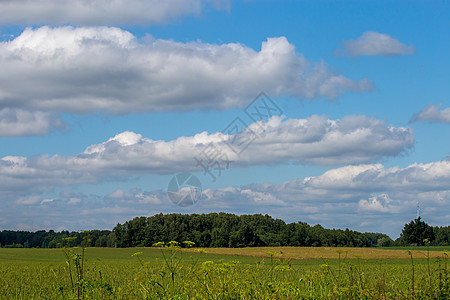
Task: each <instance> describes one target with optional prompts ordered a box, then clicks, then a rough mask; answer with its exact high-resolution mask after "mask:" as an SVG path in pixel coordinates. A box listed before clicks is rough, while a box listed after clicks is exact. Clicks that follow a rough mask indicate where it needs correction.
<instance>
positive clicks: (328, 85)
mask: <svg viewBox="0 0 450 300" xmlns="http://www.w3.org/2000/svg"><path fill="white" fill-rule="evenodd" d="M0 64H1V65H2V72H1V73H0V108H1V107H9V108H16V109H23V110H28V111H36V110H39V111H47V112H71V113H80V114H81V113H92V112H102V113H112V114H127V113H133V112H137V113H143V112H154V111H156V112H160V111H190V110H197V109H217V110H224V109H230V108H236V107H243V106H245V105H246V104H247V103H248V101H249V99H253V98H254V97H255V95H257V94H259V93H260V92H261V91H263V90H264V91H266V92H267V93H269V94H271V95H274V96H283V95H288V96H293V97H297V98H299V99H302V98H321V97H325V98H329V99H334V98H335V97H337V96H339V95H341V94H343V93H345V92H347V91H354V92H359V91H366V90H370V89H372V84H371V82H370V81H368V80H367V79H362V80H360V81H353V80H351V79H349V78H346V77H344V76H343V75H340V74H335V73H333V72H331V71H330V70H328V68H327V66H326V65H325V63H323V62H320V63H317V64H313V63H310V62H308V61H307V60H306V59H305V58H304V57H303V56H302V55H301V54H297V53H296V52H295V48H294V46H293V45H292V44H290V43H289V42H288V40H287V39H286V38H285V37H277V38H268V39H267V41H265V42H263V43H262V47H261V50H260V51H255V50H253V49H251V48H248V47H246V46H245V45H242V44H234V43H229V44H222V45H215V44H206V43H201V42H190V43H180V42H175V41H170V40H155V39H152V38H151V37H147V38H146V39H145V41H144V40H138V39H137V38H136V37H135V36H133V35H132V34H131V33H129V32H127V31H124V30H121V29H119V28H114V27H79V28H73V27H57V28H50V27H46V26H44V27H40V28H37V29H31V28H27V29H26V30H25V31H24V32H23V33H22V34H21V35H20V36H18V37H16V38H15V39H14V40H12V41H7V42H1V43H0ZM24 87H26V88H24Z"/></svg>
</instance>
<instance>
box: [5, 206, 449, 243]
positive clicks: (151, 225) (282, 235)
mask: <svg viewBox="0 0 450 300" xmlns="http://www.w3.org/2000/svg"><path fill="white" fill-rule="evenodd" d="M69 237H72V238H73V237H75V239H67V238H69ZM83 238H84V239H86V240H88V241H89V242H88V246H91V247H150V246H152V245H153V244H154V243H157V242H169V241H172V240H173V241H193V242H194V243H195V245H196V246H197V247H233V248H235V247H261V246H306V247H308V246H310V247H320V246H329V247H389V246H406V245H411V244H416V245H422V244H423V240H424V239H427V240H428V241H430V243H431V245H448V244H449V242H450V227H449V226H447V227H431V226H429V225H428V224H426V223H425V222H424V221H422V220H421V219H420V217H419V218H418V219H416V220H414V221H411V222H410V223H409V224H405V227H404V228H403V231H402V234H401V235H400V237H399V238H398V239H396V240H395V241H393V240H392V239H391V238H390V237H389V236H388V235H386V234H383V233H370V232H365V233H361V232H358V231H354V230H349V229H345V230H341V229H326V228H323V227H322V226H321V225H314V226H311V225H308V224H307V223H304V222H296V223H285V222H284V221H282V220H280V219H274V218H272V217H271V216H269V215H261V214H254V215H241V216H238V215H234V214H229V213H209V214H190V215H183V214H157V215H154V216H151V217H136V218H134V219H132V220H130V221H127V222H125V223H124V224H120V223H119V224H117V225H116V226H115V227H114V229H113V230H112V231H109V230H92V231H83V232H75V231H74V232H69V231H61V232H55V231H53V230H50V231H44V230H41V231H36V232H28V231H8V230H4V231H2V232H0V247H45V248H57V247H63V246H76V245H79V243H81V241H82V240H83ZM68 243H72V244H68Z"/></svg>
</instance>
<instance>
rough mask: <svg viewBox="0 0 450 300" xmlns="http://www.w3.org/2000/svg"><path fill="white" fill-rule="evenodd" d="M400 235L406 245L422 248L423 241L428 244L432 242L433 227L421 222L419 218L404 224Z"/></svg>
mask: <svg viewBox="0 0 450 300" xmlns="http://www.w3.org/2000/svg"><path fill="white" fill-rule="evenodd" d="M401 235H402V237H403V238H404V239H405V241H406V242H407V243H409V244H416V245H418V246H423V245H424V244H425V242H424V240H425V239H428V240H429V241H430V242H432V241H433V240H434V232H433V227H431V226H430V225H428V224H427V223H425V222H424V221H422V220H421V219H420V217H418V218H417V219H415V220H413V221H411V222H409V223H408V224H405V226H404V227H403V230H402V234H401Z"/></svg>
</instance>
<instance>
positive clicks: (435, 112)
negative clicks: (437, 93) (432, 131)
mask: <svg viewBox="0 0 450 300" xmlns="http://www.w3.org/2000/svg"><path fill="white" fill-rule="evenodd" d="M440 107H441V105H439V106H436V105H433V104H430V105H428V106H427V107H425V108H424V109H422V110H421V111H420V112H419V113H417V114H415V115H414V116H413V117H412V118H411V120H410V121H409V122H410V123H413V122H419V121H427V122H430V123H447V124H450V108H446V109H443V110H439V108H440Z"/></svg>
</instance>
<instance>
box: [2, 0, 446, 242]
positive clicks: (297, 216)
mask: <svg viewBox="0 0 450 300" xmlns="http://www.w3.org/2000/svg"><path fill="white" fill-rule="evenodd" d="M449 15H450V4H449V3H446V2H445V1H414V2H407V1H371V2H369V1H288V0H284V1H275V0H265V1H264V0H260V1H258V0H247V1H245V0H241V1H233V0H166V1H156V0H148V1H140V0H131V1H121V0H117V1H110V2H105V1H100V0H95V1H91V2H89V4H88V3H87V2H86V1H66V0H60V1H53V0H41V1H39V2H38V1H31V0H15V1H9V0H6V1H0V145H1V147H0V199H1V200H0V201H1V203H0V204H1V209H0V230H6V229H12V230H32V231H35V230H40V229H46V230H48V229H54V230H63V229H65V230H89V229H112V228H113V227H114V226H115V225H116V224H117V223H119V222H120V223H123V222H125V221H127V220H130V219H132V218H134V217H136V216H151V215H154V214H157V213H183V214H190V213H209V212H229V213H235V214H254V213H261V214H269V215H271V216H273V217H275V218H280V219H282V220H284V221H286V222H298V221H302V222H307V223H309V224H311V225H314V224H321V225H322V226H324V227H326V228H340V229H345V228H349V229H353V230H358V231H362V232H366V231H368V232H383V233H386V234H389V235H390V236H391V237H392V238H397V237H398V236H399V234H400V232H401V229H402V227H403V225H404V224H405V223H408V222H409V221H410V220H412V219H414V218H415V217H416V211H417V203H418V201H419V203H420V216H421V218H422V219H423V220H425V221H426V222H427V223H429V224H430V225H433V226H448V225H449V221H450V209H449V207H450V206H449V199H450V159H449V157H450V156H449V153H450V139H449V138H450V130H449V129H450V97H449V94H450V84H449V82H450V68H449V66H450V58H449V53H450V19H449V18H448V16H449ZM186 172H187V173H191V174H193V175H194V176H196V177H197V178H198V179H199V181H200V183H201V187H202V193H201V195H200V197H199V198H198V201H197V202H196V203H194V204H193V205H189V206H186V207H183V206H179V205H176V204H174V203H173V202H172V201H171V200H170V199H169V197H168V194H167V189H168V184H169V182H170V181H171V179H172V178H173V176H174V175H176V174H180V173H186Z"/></svg>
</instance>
